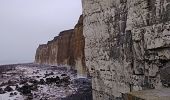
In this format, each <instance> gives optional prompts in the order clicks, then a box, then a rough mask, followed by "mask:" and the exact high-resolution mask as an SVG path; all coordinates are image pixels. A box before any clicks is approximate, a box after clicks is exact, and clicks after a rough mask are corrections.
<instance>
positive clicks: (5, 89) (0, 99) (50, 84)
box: [0, 64, 92, 100]
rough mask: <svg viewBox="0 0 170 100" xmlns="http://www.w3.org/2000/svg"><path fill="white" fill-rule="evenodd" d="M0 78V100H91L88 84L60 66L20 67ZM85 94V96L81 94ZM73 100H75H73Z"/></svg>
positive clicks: (26, 65)
mask: <svg viewBox="0 0 170 100" xmlns="http://www.w3.org/2000/svg"><path fill="white" fill-rule="evenodd" d="M14 67H15V68H14V69H11V70H8V71H5V72H3V73H2V72H1V74H0V77H1V78H0V100H70V99H68V98H74V99H72V100H87V99H80V98H79V97H80V96H79V95H81V94H83V95H82V97H83V98H86V97H90V98H91V99H88V100H92V89H91V81H90V79H87V78H78V76H77V75H76V73H75V72H74V71H71V70H67V68H66V67H64V66H52V67H51V66H46V65H36V64H21V65H16V66H14ZM85 92H86V93H85ZM75 98H77V99H75Z"/></svg>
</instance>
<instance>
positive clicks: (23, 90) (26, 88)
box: [18, 84, 31, 95]
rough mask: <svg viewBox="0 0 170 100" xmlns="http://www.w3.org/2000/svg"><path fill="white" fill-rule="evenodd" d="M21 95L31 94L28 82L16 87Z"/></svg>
mask: <svg viewBox="0 0 170 100" xmlns="http://www.w3.org/2000/svg"><path fill="white" fill-rule="evenodd" d="M18 91H19V92H21V93H22V94H23V95H28V94H31V86H30V85H28V84H24V85H23V86H22V87H21V88H19V89H18Z"/></svg>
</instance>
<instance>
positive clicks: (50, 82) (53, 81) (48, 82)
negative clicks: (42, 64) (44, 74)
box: [46, 77, 56, 84]
mask: <svg viewBox="0 0 170 100" xmlns="http://www.w3.org/2000/svg"><path fill="white" fill-rule="evenodd" d="M55 82H56V79H55V78H52V77H51V78H46V83H47V84H52V83H55Z"/></svg>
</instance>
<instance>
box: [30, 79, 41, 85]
mask: <svg viewBox="0 0 170 100" xmlns="http://www.w3.org/2000/svg"><path fill="white" fill-rule="evenodd" d="M29 82H30V83H32V84H38V83H39V82H38V81H37V80H36V79H30V80H29Z"/></svg>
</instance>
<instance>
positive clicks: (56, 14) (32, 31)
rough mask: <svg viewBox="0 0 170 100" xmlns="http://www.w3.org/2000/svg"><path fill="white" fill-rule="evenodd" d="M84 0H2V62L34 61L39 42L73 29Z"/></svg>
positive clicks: (0, 55) (0, 49)
mask: <svg viewBox="0 0 170 100" xmlns="http://www.w3.org/2000/svg"><path fill="white" fill-rule="evenodd" d="M81 13H82V8H81V0H0V64H6V63H19V62H21V63H23V62H33V61H34V56H35V52H36V48H37V47H38V45H39V44H43V43H46V42H47V41H48V40H51V39H53V37H55V36H56V35H58V33H59V32H60V31H63V30H67V29H71V28H73V27H74V25H75V24H76V23H77V20H78V18H79V15H80V14H81Z"/></svg>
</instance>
